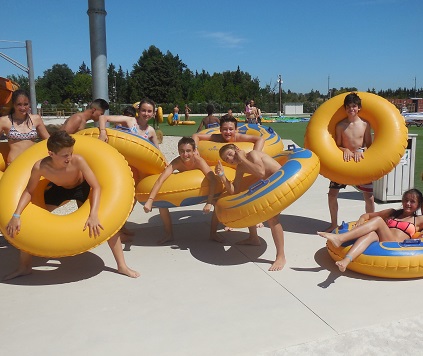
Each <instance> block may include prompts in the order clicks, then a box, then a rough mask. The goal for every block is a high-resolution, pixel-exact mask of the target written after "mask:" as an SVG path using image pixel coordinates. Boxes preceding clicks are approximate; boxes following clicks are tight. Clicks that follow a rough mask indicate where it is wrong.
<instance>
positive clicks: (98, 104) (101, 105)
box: [90, 99, 109, 112]
mask: <svg viewBox="0 0 423 356" xmlns="http://www.w3.org/2000/svg"><path fill="white" fill-rule="evenodd" d="M90 107H91V108H95V109H100V110H102V111H103V112H105V111H106V110H109V103H108V102H107V101H106V100H104V99H95V100H93V102H92V103H91V105H90Z"/></svg>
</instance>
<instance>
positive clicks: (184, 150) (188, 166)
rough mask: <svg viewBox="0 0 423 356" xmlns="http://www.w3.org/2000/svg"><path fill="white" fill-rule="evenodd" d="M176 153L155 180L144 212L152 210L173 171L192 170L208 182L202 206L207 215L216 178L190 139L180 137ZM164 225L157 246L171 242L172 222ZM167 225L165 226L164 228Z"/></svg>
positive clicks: (166, 222)
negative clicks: (197, 170)
mask: <svg viewBox="0 0 423 356" xmlns="http://www.w3.org/2000/svg"><path fill="white" fill-rule="evenodd" d="M178 151H179V157H176V158H175V159H174V160H173V161H172V162H170V164H169V165H168V166H167V167H166V169H165V170H164V171H163V173H162V174H161V175H160V177H159V178H158V179H157V181H156V183H155V184H154V186H153V188H152V190H151V192H150V196H149V197H148V200H147V202H146V203H145V205H144V211H145V212H146V213H149V212H150V211H151V209H152V205H153V201H154V199H155V198H156V195H157V193H158V192H159V190H160V188H161V186H162V185H163V183H164V181H165V180H166V179H167V178H169V176H170V175H171V174H172V173H173V172H174V171H179V172H185V171H190V170H193V169H199V170H201V172H203V174H204V175H205V176H206V178H207V179H208V181H209V195H208V197H207V202H206V205H204V208H203V212H204V213H205V214H207V213H209V212H210V210H211V207H212V204H213V199H214V192H215V187H216V176H215V174H214V173H213V171H212V170H211V168H210V167H209V166H208V165H207V163H206V161H205V160H204V159H203V158H201V157H200V156H199V155H197V154H196V148H195V143H194V140H193V139H192V138H191V137H182V138H181V139H180V140H179V142H178ZM163 222H164V223H165V232H166V235H165V237H164V238H163V239H161V240H159V241H158V244H163V243H165V242H168V241H171V240H173V233H172V226H171V224H172V222H171V220H169V221H166V220H163ZM166 224H167V226H166ZM169 232H170V233H169Z"/></svg>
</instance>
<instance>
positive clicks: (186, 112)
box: [185, 104, 191, 121]
mask: <svg viewBox="0 0 423 356" xmlns="http://www.w3.org/2000/svg"><path fill="white" fill-rule="evenodd" d="M190 112H191V108H190V107H189V106H188V104H185V121H188V120H189V114H190Z"/></svg>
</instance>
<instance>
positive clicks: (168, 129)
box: [160, 117, 423, 191]
mask: <svg viewBox="0 0 423 356" xmlns="http://www.w3.org/2000/svg"><path fill="white" fill-rule="evenodd" d="M201 119H202V117H190V120H194V121H196V125H179V126H170V125H168V124H167V121H165V122H163V123H162V124H161V125H160V130H162V132H163V134H164V135H166V136H191V135H192V134H193V133H195V132H196V131H197V128H198V125H199V124H200V121H201ZM266 126H270V127H272V128H273V129H274V130H275V131H276V132H277V133H278V134H279V136H281V137H282V138H283V139H290V140H292V141H294V142H295V143H296V144H297V145H299V146H301V147H303V145H304V134H305V131H306V128H307V122H296V123H266ZM409 133H412V134H417V135H418V136H417V140H416V142H417V145H416V146H417V147H416V162H415V175H414V187H415V188H417V189H419V190H421V191H423V182H422V179H421V174H422V172H423V160H421V159H420V157H422V156H423V127H415V126H412V127H410V128H409Z"/></svg>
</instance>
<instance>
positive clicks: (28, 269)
mask: <svg viewBox="0 0 423 356" xmlns="http://www.w3.org/2000/svg"><path fill="white" fill-rule="evenodd" d="M31 273H32V256H31V255H30V254H29V253H26V252H23V251H20V254H19V265H18V268H17V269H16V270H15V271H13V272H12V273H10V274H8V275H6V276H4V278H3V280H4V281H8V280H9V279H13V278H16V277H21V276H26V275H28V274H31Z"/></svg>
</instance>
